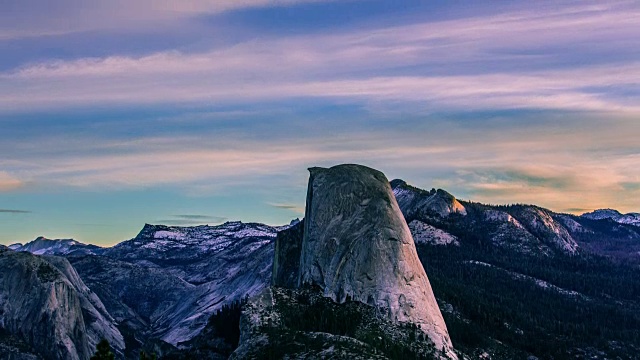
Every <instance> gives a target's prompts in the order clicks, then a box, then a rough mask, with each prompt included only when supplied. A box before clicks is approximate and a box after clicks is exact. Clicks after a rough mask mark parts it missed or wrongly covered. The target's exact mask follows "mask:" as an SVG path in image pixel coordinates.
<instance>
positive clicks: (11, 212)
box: [0, 209, 31, 214]
mask: <svg viewBox="0 0 640 360" xmlns="http://www.w3.org/2000/svg"><path fill="white" fill-rule="evenodd" d="M0 213H2V214H30V213H31V211H28V210H14V209H0Z"/></svg>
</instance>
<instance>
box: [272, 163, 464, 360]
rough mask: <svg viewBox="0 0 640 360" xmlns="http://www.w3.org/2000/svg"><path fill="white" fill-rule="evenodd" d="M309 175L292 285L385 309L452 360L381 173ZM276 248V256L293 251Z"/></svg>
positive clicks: (355, 168)
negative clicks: (431, 342)
mask: <svg viewBox="0 0 640 360" xmlns="http://www.w3.org/2000/svg"><path fill="white" fill-rule="evenodd" d="M309 171H310V173H311V174H310V178H309V187H308V190H307V204H306V214H305V219H304V235H303V237H302V243H301V245H300V250H299V251H300V262H299V269H297V270H298V277H297V286H298V287H302V286H304V285H312V286H314V285H315V286H319V287H320V288H321V289H322V291H323V293H324V296H327V297H330V298H332V299H333V300H334V301H336V302H338V303H343V302H345V301H346V300H347V299H353V300H355V301H359V302H362V303H365V304H368V305H371V306H374V307H376V308H378V309H381V310H382V311H385V312H386V313H387V315H389V317H390V318H391V319H396V320H398V321H400V322H412V323H415V324H416V325H418V326H419V327H420V328H421V329H422V330H423V331H424V333H425V334H426V335H427V336H428V337H429V339H430V340H431V341H433V343H434V345H435V346H436V348H437V349H439V350H442V349H443V350H444V354H446V355H447V356H448V357H450V358H456V355H455V353H454V352H453V347H452V345H451V340H450V338H449V334H448V332H447V327H446V325H445V323H444V320H443V318H442V314H441V313H440V310H439V308H438V304H437V302H436V299H435V297H434V295H433V291H432V290H431V285H430V283H429V279H428V278H427V274H426V273H425V271H424V268H423V267H422V264H421V263H420V260H419V258H418V254H417V252H416V248H415V244H414V241H413V238H412V237H411V233H410V232H409V227H408V226H407V223H406V222H405V220H404V217H403V215H402V212H401V211H400V208H399V207H398V203H397V202H396V199H395V197H394V195H393V192H392V190H391V187H390V185H389V181H388V180H387V178H386V177H385V175H384V174H383V173H381V172H380V171H377V170H374V169H371V168H368V167H365V166H361V165H338V166H334V167H332V168H329V169H325V168H318V167H314V168H310V169H309ZM281 240H284V239H281ZM278 245H280V244H277V245H276V248H277V249H278V250H281V251H286V252H288V253H289V254H295V253H296V252H297V251H295V250H296V249H294V251H292V249H291V247H287V246H278ZM293 245H295V244H293ZM293 245H292V246H293ZM278 255H279V254H278V251H276V258H278ZM283 256H285V255H284V254H283ZM280 263H282V262H280ZM294 268H295V267H294ZM278 271H279V269H278V262H277V261H276V267H274V272H275V274H279V275H277V276H276V275H274V283H276V284H277V282H278V278H277V277H278V276H280V277H282V275H281V274H280V273H279V272H278ZM281 279H282V278H281ZM283 280H287V281H283V282H285V283H286V282H288V279H283Z"/></svg>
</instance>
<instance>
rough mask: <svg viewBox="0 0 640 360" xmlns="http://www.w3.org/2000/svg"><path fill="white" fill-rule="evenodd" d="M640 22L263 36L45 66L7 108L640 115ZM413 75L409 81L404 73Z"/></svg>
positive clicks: (512, 18)
mask: <svg viewBox="0 0 640 360" xmlns="http://www.w3.org/2000/svg"><path fill="white" fill-rule="evenodd" d="M243 4H244V3H243ZM194 7H198V6H196V5H194ZM639 16H640V9H639V8H638V7H635V6H630V5H629V4H628V3H618V4H608V5H602V4H595V5H593V4H586V5H573V6H564V7H561V6H559V7H550V8H548V9H544V8H543V9H536V11H518V12H512V13H505V14H499V15H494V16H489V17H478V18H464V19H456V20H449V21H442V22H426V23H417V24H412V25H403V26H392V27H386V28H369V29H366V30H358V31H351V32H345V33H342V34H331V35H326V34H319V35H317V34H314V35H304V36H297V37H285V38H268V37H267V38H257V39H254V40H252V41H248V42H243V43H239V44H235V45H233V46H230V47H223V48H215V49H212V50H210V51H206V52H201V53H185V52H178V51H168V52H160V53H153V54H148V55H144V56H139V57H127V56H110V57H103V58H84V59H77V60H70V61H51V62H43V63H38V64H32V65H27V66H23V67H20V68H17V69H14V70H12V71H8V72H4V73H2V74H0V79H1V80H2V84H3V85H0V105H2V108H4V109H5V111H7V110H8V111H23V110H25V109H33V108H51V107H67V106H82V105H89V104H158V103H166V102H168V103H185V102H186V103H203V104H211V103H216V104H220V103H243V102H252V101H257V100H282V99H295V98H300V97H320V98H344V99H350V100H352V101H358V102H363V101H364V102H367V101H384V102H387V103H389V102H390V101H396V102H397V101H402V102H417V103H423V104H428V106H429V107H430V108H432V109H452V108H459V107H463V106H464V107H466V108H468V109H505V108H506V109H517V108H536V109H569V110H589V111H593V110H596V111H627V112H628V111H632V112H638V105H637V103H638V102H637V100H638V97H639V96H640V94H639V93H638V91H636V90H633V89H634V88H637V86H638V85H639V84H638V82H639V80H638V79H640V63H638V62H637V59H638V55H640V54H639V53H638V50H637V49H638V48H640V40H639V39H640V29H639V28H638V27H637V26H636V23H637V19H638V17H639ZM506 33H508V34H509V36H504V34H506ZM621 39H625V40H624V41H622V40H621ZM578 44H579V45H578ZM566 46H573V47H576V48H575V49H573V50H572V51H573V52H575V54H581V55H576V56H582V57H589V58H590V61H589V62H584V61H583V59H580V58H576V59H571V58H569V59H563V58H562V56H561V55H560V54H559V53H557V50H555V49H557V48H563V49H564V48H565V47H566ZM593 49H598V51H599V52H598V53H593V51H595V50H593ZM612 52H613V53H615V54H617V56H618V57H612V56H610V54H611V53H612ZM565 53H566V51H565ZM633 59H636V60H635V61H634V60H633ZM470 62H474V66H473V67H471V69H472V71H471V73H469V69H470V67H469V63H470ZM541 65H545V66H544V67H543V68H544V70H541ZM407 67H411V68H412V69H413V70H412V72H411V74H410V75H408V74H407V73H406V72H404V71H402V69H403V68H407ZM381 74H383V75H381Z"/></svg>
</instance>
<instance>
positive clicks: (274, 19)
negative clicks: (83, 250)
mask: <svg viewBox="0 0 640 360" xmlns="http://www.w3.org/2000/svg"><path fill="white" fill-rule="evenodd" d="M639 139H640V4H639V3H638V2H635V1H619V2H617V1H608V2H604V1H593V2H589V1H575V2H573V1H572V2H564V1H549V2H546V1H511V2H495V1H444V0H433V1H414V0H406V1H402V2H398V1H390V0H387V1H382V0H352V1H337V0H336V1H328V0H271V1H270V0H217V1H211V0H183V1H179V2H177V1H169V0H126V1H125V0H92V1H85V0H58V1H55V2H53V1H49V0H23V1H14V0H0V243H2V244H10V243H14V242H23V243H24V242H27V241H30V240H32V239H34V238H35V237H37V236H46V237H49V238H75V239H77V240H80V241H83V242H87V243H94V244H99V245H111V244H115V243H117V242H120V241H123V240H126V239H130V238H132V237H134V236H135V235H136V234H137V232H138V231H139V230H140V229H141V228H142V226H143V225H144V224H145V223H153V224H167V225H185V226H188V225H196V224H212V225H213V224H219V223H221V222H224V221H228V220H242V221H255V222H263V223H267V224H273V225H280V224H285V223H288V222H289V221H290V220H291V219H293V218H296V217H302V216H303V209H304V202H305V196H306V185H307V180H308V172H307V168H308V167H311V166H332V165H336V164H340V163H359V164H364V165H367V166H371V167H374V168H377V169H379V170H381V171H383V172H384V173H385V174H386V175H387V177H388V178H389V179H394V178H402V179H404V180H405V181H407V182H409V183H410V184H412V185H415V186H418V187H421V188H425V189H431V188H434V187H435V188H443V189H445V190H447V191H449V192H451V193H452V194H454V195H455V196H456V197H458V198H460V199H467V200H473V201H478V202H484V203H490V204H509V203H533V204H537V205H540V206H543V207H546V208H550V209H552V210H554V211H558V212H568V213H574V214H580V213H583V212H586V211H590V210H593V209H597V208H616V209H618V210H620V211H622V212H638V211H640V140H639Z"/></svg>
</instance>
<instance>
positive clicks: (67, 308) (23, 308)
mask: <svg viewBox="0 0 640 360" xmlns="http://www.w3.org/2000/svg"><path fill="white" fill-rule="evenodd" d="M0 327H1V328H3V329H5V330H6V331H7V332H9V333H11V334H13V335H15V336H16V337H19V338H22V339H24V341H25V342H26V343H27V344H28V345H29V346H31V347H32V348H33V349H35V350H36V351H37V352H39V353H40V354H41V355H43V356H44V357H45V358H47V359H71V360H76V359H77V360H84V359H88V358H89V357H90V356H91V354H92V353H93V351H94V350H95V344H96V343H97V342H98V340H99V338H101V337H106V338H108V339H109V340H110V341H111V342H112V346H113V347H114V348H115V349H116V351H119V352H121V350H122V348H123V347H124V342H123V340H122V336H121V335H120V333H119V332H118V331H117V329H115V326H114V324H113V319H111V318H110V316H109V315H108V314H107V313H106V310H104V306H103V305H102V303H101V302H100V300H99V299H98V298H97V296H95V294H93V293H92V292H91V291H90V290H89V289H88V288H87V287H86V286H85V285H84V283H83V282H82V280H80V278H79V277H78V274H77V273H76V272H75V270H74V269H73V267H72V266H71V265H70V264H69V262H68V261H67V260H66V259H62V258H56V257H46V258H45V257H40V256H36V255H32V254H30V253H26V252H14V251H2V252H0Z"/></svg>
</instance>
